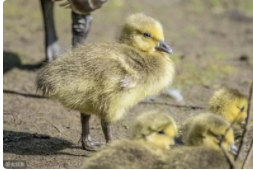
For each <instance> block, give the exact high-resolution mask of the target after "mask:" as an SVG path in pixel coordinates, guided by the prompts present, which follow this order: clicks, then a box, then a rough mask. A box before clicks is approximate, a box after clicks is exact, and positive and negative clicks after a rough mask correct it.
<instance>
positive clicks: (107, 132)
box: [101, 119, 113, 143]
mask: <svg viewBox="0 0 253 170" xmlns="http://www.w3.org/2000/svg"><path fill="white" fill-rule="evenodd" d="M101 126H102V129H103V133H104V136H105V140H106V143H109V142H111V141H112V140H113V139H112V133H111V125H110V123H108V122H106V121H105V120H103V119H101Z"/></svg>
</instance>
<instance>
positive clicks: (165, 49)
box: [156, 41, 173, 54]
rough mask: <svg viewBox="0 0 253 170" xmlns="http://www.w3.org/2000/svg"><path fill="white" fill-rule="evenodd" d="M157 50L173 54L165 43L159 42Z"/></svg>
mask: <svg viewBox="0 0 253 170" xmlns="http://www.w3.org/2000/svg"><path fill="white" fill-rule="evenodd" d="M156 49H157V50H159V51H162V52H166V53H169V54H173V51H172V49H171V48H170V46H169V45H168V44H166V42H165V41H159V45H158V46H157V47H156Z"/></svg>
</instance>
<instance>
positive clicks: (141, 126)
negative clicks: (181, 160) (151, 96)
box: [83, 112, 177, 169]
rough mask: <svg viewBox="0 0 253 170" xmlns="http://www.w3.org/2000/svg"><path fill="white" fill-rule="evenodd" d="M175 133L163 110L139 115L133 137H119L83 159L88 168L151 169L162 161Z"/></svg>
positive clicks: (170, 119)
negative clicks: (86, 158) (123, 138)
mask: <svg viewBox="0 0 253 170" xmlns="http://www.w3.org/2000/svg"><path fill="white" fill-rule="evenodd" d="M176 135H177V126H176V124H175V122H174V120H173V119H172V118H170V117H169V116H168V115H167V114H165V113H157V112H149V113H144V114H142V115H140V116H139V117H138V118H137V119H136V122H135V125H134V128H133V135H132V139H129V140H121V141H117V142H114V143H112V144H111V146H109V147H107V148H105V149H104V150H102V151H100V152H98V153H96V154H95V155H94V156H93V157H91V158H89V159H88V160H86V161H85V163H84V166H83V168H87V169H93V168H95V169H122V168H127V169H142V168H144V169H150V168H153V166H154V165H157V164H159V162H161V160H160V157H161V155H162V154H163V152H164V151H167V150H168V149H170V145H173V144H174V137H175V136H176Z"/></svg>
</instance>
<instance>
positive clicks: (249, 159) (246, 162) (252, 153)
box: [242, 140, 253, 169]
mask: <svg viewBox="0 0 253 170" xmlns="http://www.w3.org/2000/svg"><path fill="white" fill-rule="evenodd" d="M252 159H253V140H252V142H251V145H250V149H249V152H248V155H247V156H246V158H245V160H244V162H243V165H242V168H243V169H250V168H252V167H253V163H252Z"/></svg>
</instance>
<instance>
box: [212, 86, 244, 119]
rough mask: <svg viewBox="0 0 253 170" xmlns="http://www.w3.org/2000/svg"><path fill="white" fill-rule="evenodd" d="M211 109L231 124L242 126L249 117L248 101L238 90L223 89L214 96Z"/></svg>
mask: <svg viewBox="0 0 253 170" xmlns="http://www.w3.org/2000/svg"><path fill="white" fill-rule="evenodd" d="M209 109H210V111H211V112H213V113H215V114H218V115H221V116H222V117H223V118H224V119H226V120H227V121H229V122H230V123H233V122H234V123H235V124H242V123H243V122H244V120H245V118H246V117H247V109H248V100H247V98H246V97H245V96H244V95H243V94H241V93H240V92H239V91H238V90H235V89H227V88H223V89H220V90H217V91H216V92H215V93H214V94H213V96H212V97H211V99H210V101H209Z"/></svg>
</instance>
